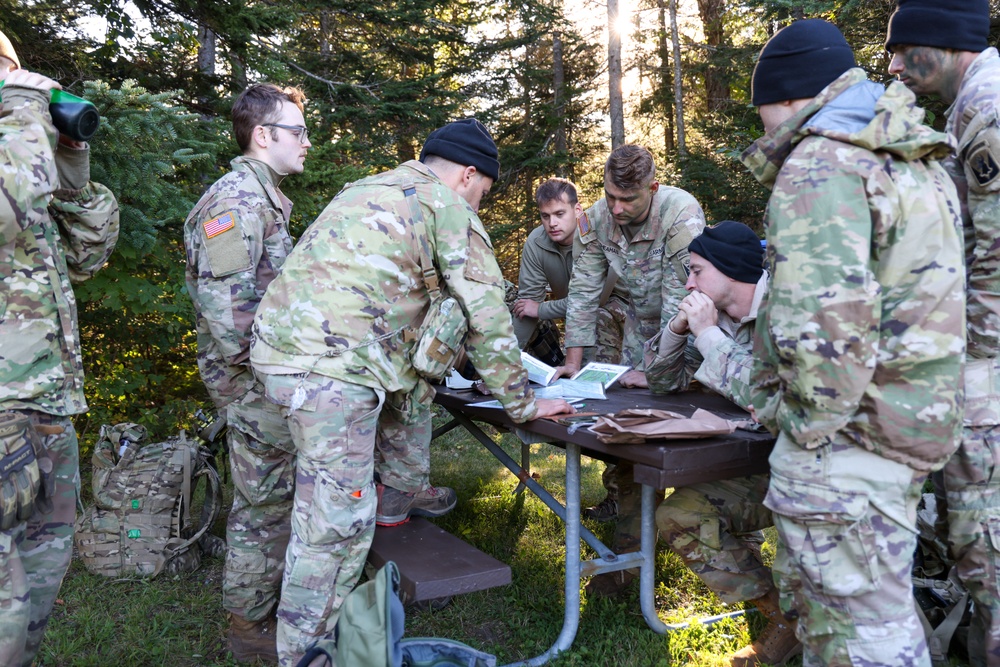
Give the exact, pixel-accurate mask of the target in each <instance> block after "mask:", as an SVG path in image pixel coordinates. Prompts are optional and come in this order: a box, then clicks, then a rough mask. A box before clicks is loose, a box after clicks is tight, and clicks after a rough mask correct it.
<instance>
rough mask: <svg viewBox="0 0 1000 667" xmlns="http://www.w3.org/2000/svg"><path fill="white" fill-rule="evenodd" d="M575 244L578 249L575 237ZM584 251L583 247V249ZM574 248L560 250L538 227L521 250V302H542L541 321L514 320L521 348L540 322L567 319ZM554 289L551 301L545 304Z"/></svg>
mask: <svg viewBox="0 0 1000 667" xmlns="http://www.w3.org/2000/svg"><path fill="white" fill-rule="evenodd" d="M573 239H574V244H575V245H579V244H580V241H579V235H577V234H574V235H573ZM580 250H582V247H581V248H580ZM573 255H574V246H561V245H559V244H558V243H556V242H555V241H553V240H552V239H551V238H549V235H548V234H546V233H545V227H535V228H534V229H533V230H532V231H531V233H530V234H528V240H527V241H525V242H524V248H523V249H522V250H521V266H520V268H519V269H518V279H517V281H518V289H517V295H518V298H519V299H531V300H532V301H539V302H541V303H539V304H538V317H537V318H534V317H524V318H515V319H514V333H515V335H516V336H517V342H518V345H520V346H521V347H523V346H524V345H525V344H527V342H528V339H529V338H531V334H532V332H533V331H534V330H535V325H536V324H537V322H538V320H561V319H564V318H565V317H566V295H567V294H568V293H569V277H570V276H571V275H572V273H573ZM550 289H551V297H552V298H551V299H549V300H548V301H546V300H545V295H546V293H547V292H548V291H549V290H550Z"/></svg>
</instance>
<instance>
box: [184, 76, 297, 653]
mask: <svg viewBox="0 0 1000 667" xmlns="http://www.w3.org/2000/svg"><path fill="white" fill-rule="evenodd" d="M304 101H305V97H304V95H303V94H302V92H301V91H300V90H298V89H296V88H284V89H282V88H278V87H277V86H274V85H272V84H257V85H253V86H250V87H249V88H247V89H246V90H245V91H243V93H241V94H240V96H239V97H238V98H237V99H236V102H235V104H234V105H233V112H232V113H233V134H234V136H235V137H236V142H237V144H239V147H240V149H241V150H242V151H243V155H241V156H239V157H237V158H236V159H234V160H233V161H232V163H231V164H232V168H233V170H232V171H231V172H230V173H228V174H226V175H225V176H223V177H222V178H220V179H219V180H218V181H216V182H215V183H214V184H213V185H212V186H211V187H210V188H209V189H208V191H207V192H206V193H205V194H204V195H203V196H202V198H201V200H199V201H198V203H197V205H195V207H194V210H192V211H191V213H190V214H189V215H188V218H187V221H186V222H185V224H184V245H185V247H186V248H187V287H188V293H189V294H190V295H191V299H192V300H193V301H194V307H195V312H196V315H197V330H198V369H199V370H200V371H201V377H202V380H203V381H204V382H205V386H206V387H207V388H208V392H209V395H210V396H211V397H212V400H213V401H214V403H215V406H216V408H218V410H219V411H220V412H221V413H224V414H225V417H226V424H227V427H228V428H227V438H228V442H229V460H230V466H231V468H232V474H233V487H234V490H233V509H232V511H231V512H230V514H229V520H228V522H227V525H226V538H227V541H228V550H227V554H226V567H225V571H224V574H223V583H222V596H223V606H224V607H225V608H226V610H227V611H229V612H230V626H229V643H230V648H231V650H232V652H233V657H234V658H236V660H238V661H241V662H251V661H253V660H256V659H262V660H267V661H270V662H276V661H277V650H276V648H275V615H274V612H275V610H276V608H277V603H278V598H279V596H280V591H281V577H282V572H283V569H284V564H285V549H286V547H287V546H288V538H289V535H290V534H291V510H292V497H293V495H294V491H295V455H294V453H293V451H294V450H293V449H292V440H291V435H290V434H289V432H288V427H287V425H286V423H285V420H284V419H283V418H282V416H281V414H280V412H279V408H278V406H276V405H274V404H273V403H269V402H268V401H266V400H265V399H264V397H263V390H262V388H261V387H260V385H259V384H258V383H257V382H256V381H255V380H254V376H253V373H252V372H251V370H250V359H249V357H250V326H251V324H252V322H253V318H254V314H255V313H256V312H257V304H258V303H259V302H260V299H261V297H263V296H264V290H266V289H267V286H268V284H270V282H271V281H272V280H273V279H274V278H275V276H276V275H277V273H278V270H279V269H280V268H281V265H282V264H283V263H284V261H285V258H286V257H287V256H288V253H289V252H291V250H292V237H291V236H290V235H289V233H288V220H289V215H290V214H291V210H292V202H290V201H289V200H288V198H287V197H285V195H283V194H282V192H281V190H280V189H279V188H278V186H279V184H280V183H281V180H282V179H283V178H284V177H285V176H287V175H288V174H299V173H302V169H303V163H304V162H305V159H306V152H307V151H308V150H309V147H310V146H311V145H312V144H310V143H309V137H308V134H307V130H306V127H305V121H304V120H303V115H302V109H303V106H302V105H303V102H304Z"/></svg>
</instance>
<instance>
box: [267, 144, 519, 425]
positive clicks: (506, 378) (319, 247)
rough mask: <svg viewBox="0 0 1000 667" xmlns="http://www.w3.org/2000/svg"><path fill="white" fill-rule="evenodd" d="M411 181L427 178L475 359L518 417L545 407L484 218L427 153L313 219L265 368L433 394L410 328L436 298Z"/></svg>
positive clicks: (431, 223) (275, 290)
mask: <svg viewBox="0 0 1000 667" xmlns="http://www.w3.org/2000/svg"><path fill="white" fill-rule="evenodd" d="M408 184H413V185H415V187H416V197H417V200H418V201H419V205H420V208H421V211H422V212H423V217H424V225H425V229H426V234H427V240H428V241H429V245H430V256H431V258H432V259H433V262H434V264H435V265H436V267H437V270H438V274H439V276H440V277H441V278H442V283H443V286H444V290H445V291H447V292H448V293H449V294H450V295H451V296H453V297H454V298H455V299H456V300H457V301H458V302H459V304H460V305H461V307H462V310H463V311H464V312H465V315H466V318H467V319H468V322H469V337H468V338H467V340H466V351H467V353H468V356H469V359H471V360H472V363H473V365H475V367H476V369H477V370H478V371H479V373H480V375H481V376H482V378H483V380H484V381H485V382H486V385H487V386H488V387H489V388H490V390H491V391H492V392H493V394H494V395H495V397H496V398H497V399H498V400H500V402H501V403H502V404H503V406H504V407H505V408H506V409H507V411H508V413H509V414H510V415H511V417H512V418H513V419H515V420H516V421H524V420H527V419H530V418H532V417H534V415H535V412H536V407H535V402H534V395H533V394H532V392H531V390H530V389H529V387H528V377H527V374H526V373H525V371H524V368H523V367H522V366H521V362H520V353H519V351H518V347H517V341H516V340H515V338H514V330H513V328H512V326H511V321H510V315H509V314H508V311H507V306H506V305H505V304H504V286H503V285H504V283H503V276H502V275H501V273H500V267H499V266H498V265H497V261H496V258H495V257H494V255H493V247H492V245H491V243H490V239H489V236H488V235H487V234H486V230H485V228H484V227H483V223H482V222H481V221H480V220H479V217H478V216H477V215H476V214H475V212H474V211H473V210H472V208H471V207H470V206H469V205H468V203H467V202H466V201H465V200H464V199H462V198H461V197H460V196H459V195H458V194H456V193H455V192H454V191H453V190H452V189H451V188H449V187H447V186H446V185H445V184H444V183H442V182H441V180H440V179H439V178H438V177H437V176H435V175H434V173H433V172H432V171H431V170H430V169H428V168H427V167H426V166H425V165H424V164H422V163H420V162H417V161H415V160H411V161H409V162H406V163H405V164H402V165H400V166H399V167H397V168H396V169H393V170H392V171H388V172H385V173H382V174H378V175H376V176H370V177H368V178H365V179H363V180H361V181H358V182H356V183H352V184H349V185H347V186H345V187H344V189H343V190H341V192H340V193H339V194H338V195H337V196H336V197H335V198H334V199H333V201H332V202H330V204H329V205H328V206H327V207H326V209H324V210H323V212H322V213H321V214H320V216H319V217H318V218H317V219H316V221H315V222H314V223H313V224H312V225H311V226H310V227H309V229H307V230H306V232H305V234H303V236H302V238H301V239H300V240H299V243H298V245H297V246H296V247H295V250H294V251H292V254H291V255H290V256H289V257H288V261H287V262H286V263H285V266H284V268H283V269H282V271H281V274H280V275H279V276H278V278H277V279H276V280H275V281H274V282H273V283H272V284H271V287H270V288H269V289H268V291H267V294H266V295H265V296H264V299H263V301H261V304H260V307H259V308H258V310H257V319H256V322H255V328H256V331H255V338H254V341H253V347H252V350H251V355H250V359H251V361H252V363H253V366H254V368H255V369H257V370H259V371H263V372H265V373H273V374H289V373H303V372H306V373H308V372H314V373H318V374H320V375H325V376H328V377H332V378H336V379H338V380H341V381H344V382H350V383H353V384H359V385H363V386H367V387H373V388H379V387H381V388H382V389H384V390H385V391H387V392H414V390H417V392H416V393H417V396H418V400H427V399H428V398H429V396H430V392H429V391H428V390H429V385H427V384H426V383H425V382H423V381H422V380H421V379H420V378H419V376H418V375H417V373H416V371H415V370H414V369H413V366H412V365H411V363H410V353H411V350H412V348H413V347H414V341H413V340H412V338H413V337H412V336H411V335H410V334H411V333H412V332H413V330H414V329H416V328H418V327H419V326H420V324H421V322H422V321H423V320H424V316H425V314H426V313H427V310H428V306H429V305H430V297H429V295H428V292H427V288H426V286H425V285H424V283H423V277H422V271H421V268H420V252H419V249H418V246H417V244H418V242H419V240H418V238H417V236H416V234H415V233H414V226H413V219H412V216H411V213H410V206H409V202H408V201H407V199H406V197H405V196H404V195H403V186H404V185H408ZM418 385H419V389H418Z"/></svg>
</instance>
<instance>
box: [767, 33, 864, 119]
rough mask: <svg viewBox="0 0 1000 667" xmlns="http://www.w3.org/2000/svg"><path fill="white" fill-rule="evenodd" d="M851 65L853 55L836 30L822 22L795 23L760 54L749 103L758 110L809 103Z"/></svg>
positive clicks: (772, 40) (772, 39)
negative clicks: (791, 102)
mask: <svg viewBox="0 0 1000 667" xmlns="http://www.w3.org/2000/svg"><path fill="white" fill-rule="evenodd" d="M854 65H855V61H854V52H853V51H851V47H850V46H848V44H847V40H846V39H844V36H843V35H842V34H841V33H840V30H838V29H837V26H835V25H833V24H832V23H830V22H828V21H824V20H823V19H804V20H802V21H795V22H794V23H792V24H791V25H789V26H786V27H784V28H782V29H781V30H779V31H778V32H776V33H775V34H774V37H772V38H771V39H769V40H768V41H767V44H765V45H764V48H763V49H761V50H760V56H758V58H757V66H756V67H754V70H753V81H752V83H751V90H752V94H751V100H752V102H753V105H754V106H757V107H759V106H761V105H763V104H773V103H775V102H784V101H785V100H799V99H811V98H813V97H816V95H818V94H819V93H820V91H822V90H823V89H824V88H826V87H827V86H829V85H830V84H831V83H833V82H834V81H835V80H836V79H837V78H838V77H839V76H840V75H841V74H843V73H844V72H846V71H847V70H849V69H851V68H852V67H854Z"/></svg>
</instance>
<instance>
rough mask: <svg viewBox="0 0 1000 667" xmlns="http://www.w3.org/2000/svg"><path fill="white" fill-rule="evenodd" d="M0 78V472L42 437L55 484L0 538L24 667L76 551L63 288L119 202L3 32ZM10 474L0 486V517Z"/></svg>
mask: <svg viewBox="0 0 1000 667" xmlns="http://www.w3.org/2000/svg"><path fill="white" fill-rule="evenodd" d="M0 81H2V82H3V84H4V85H3V88H2V89H0V100H2V102H3V109H2V113H0V151H2V153H3V163H2V165H0V190H2V191H3V197H2V198H0V415H3V417H2V420H0V423H2V429H3V430H2V432H3V433H4V434H5V435H6V436H8V438H9V439H6V441H0V459H3V460H2V461H0V463H2V465H3V467H4V468H5V469H7V468H8V467H11V468H12V469H14V470H16V469H17V465H16V464H15V461H14V460H12V459H13V458H15V457H17V456H18V454H17V452H16V451H10V452H9V451H8V450H9V448H10V446H11V445H13V446H15V447H16V446H18V445H22V444H24V443H25V442H26V438H34V439H36V442H37V441H38V440H40V441H42V442H43V443H44V447H45V453H44V454H41V453H40V452H39V453H38V454H39V456H38V459H37V461H38V464H39V467H40V468H42V472H43V473H46V476H47V477H50V478H51V480H52V482H53V483H54V486H53V488H50V489H47V490H45V491H44V493H43V495H45V500H47V501H48V504H49V505H50V506H49V507H46V508H45V509H46V510H47V511H43V509H42V507H41V505H42V502H41V501H42V498H40V497H39V498H36V499H35V506H34V511H33V512H32V513H31V514H30V516H29V517H27V518H24V519H19V520H16V521H15V522H14V524H13V526H12V527H10V528H9V529H7V530H2V531H0V664H3V665H30V664H31V663H32V661H33V660H34V658H35V655H36V654H37V652H38V647H39V645H40V644H41V642H42V635H43V634H44V632H45V626H46V624H47V623H48V620H49V614H50V613H51V611H52V605H53V604H54V603H55V600H56V596H57V594H58V593H59V587H60V585H61V584H62V580H63V577H64V576H65V574H66V570H67V569H68V568H69V563H70V558H71V556H72V552H73V524H74V520H75V517H76V503H77V496H78V494H79V486H80V466H79V458H80V452H79V445H78V443H77V437H76V431H75V430H74V428H73V422H72V420H71V419H70V417H71V416H72V415H77V414H82V413H84V412H86V411H87V403H86V399H85V398H84V394H83V357H82V354H81V351H80V331H79V323H78V321H77V309H76V298H75V297H74V295H73V287H72V284H73V283H79V282H82V281H84V280H86V279H87V278H90V277H91V276H92V275H94V274H95V273H97V271H98V270H99V269H100V268H101V267H103V266H104V264H105V262H106V261H107V259H108V257H109V256H110V255H111V252H112V250H113V249H114V247H115V243H116V242H117V240H118V202H117V201H116V200H115V197H114V195H113V194H111V191H110V190H108V189H107V188H106V187H104V186H103V185H101V184H100V183H94V182H93V181H91V180H90V149H89V147H88V145H87V144H86V143H81V142H77V141H72V140H69V139H68V138H67V137H64V136H60V135H59V133H58V132H57V131H56V129H55V127H54V126H53V125H52V118H51V116H50V115H49V98H50V96H51V92H52V89H54V88H59V84H58V83H56V82H55V81H53V80H51V79H49V78H47V77H44V76H42V75H40V74H35V73H32V72H28V71H27V70H23V69H20V61H19V60H18V57H17V53H16V52H15V51H14V47H13V45H12V44H11V42H10V40H9V39H8V38H7V36H6V35H4V34H3V33H0ZM25 418H26V419H25ZM27 421H30V425H27V424H25V422H27ZM16 422H17V423H21V424H24V426H23V427H19V433H20V435H17V436H16V437H14V435H16V434H8V433H7V431H8V427H9V426H10V425H11V424H12V423H16ZM29 432H35V435H34V436H32V435H30V434H29ZM20 451H21V452H22V453H23V452H24V451H25V450H20ZM19 474H22V473H18V472H12V473H11V475H10V476H9V477H6V478H4V479H0V489H2V495H3V497H4V506H5V509H6V510H9V509H11V508H10V506H9V504H8V503H9V501H10V500H11V496H12V491H13V489H14V488H15V486H16V480H15V476H16V475H19ZM21 499H22V500H26V498H24V496H23V495H22V496H21ZM19 514H20V513H19ZM4 518H5V519H6V518H8V517H4Z"/></svg>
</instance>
